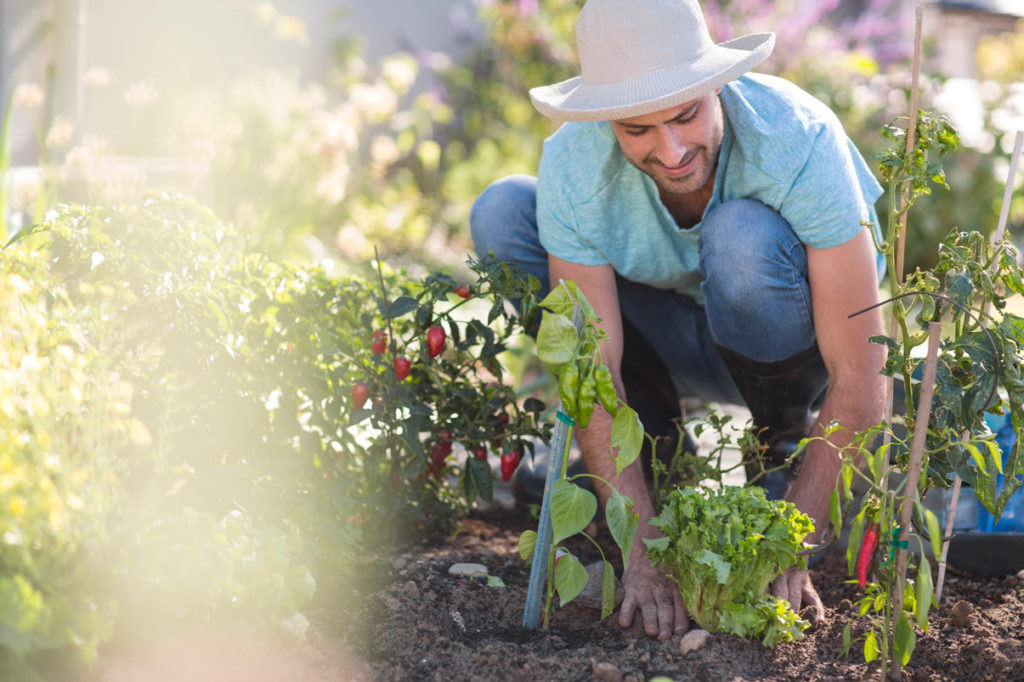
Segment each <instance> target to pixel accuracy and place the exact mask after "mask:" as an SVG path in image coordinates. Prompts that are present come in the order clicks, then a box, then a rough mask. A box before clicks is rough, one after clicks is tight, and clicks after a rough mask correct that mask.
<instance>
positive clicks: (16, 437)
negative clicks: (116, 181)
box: [0, 197, 550, 679]
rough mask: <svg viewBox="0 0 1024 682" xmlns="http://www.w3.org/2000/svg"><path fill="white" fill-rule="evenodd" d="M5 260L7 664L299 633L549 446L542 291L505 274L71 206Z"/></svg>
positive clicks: (162, 202) (167, 207)
mask: <svg viewBox="0 0 1024 682" xmlns="http://www.w3.org/2000/svg"><path fill="white" fill-rule="evenodd" d="M0 264H2V265H3V274H2V275H0V310H2V311H4V313H5V315H4V319H9V320H11V323H10V324H7V325H6V326H5V327H4V330H3V331H0V358H2V359H4V360H5V362H0V377H2V378H3V382H0V383H2V384H3V390H0V416H3V417H4V418H5V419H7V422H9V426H10V429H8V431H9V435H10V436H11V438H9V439H8V441H9V442H7V443H6V445H0V476H7V475H8V474H11V476H13V478H11V481H9V483H10V482H13V485H7V486H0V509H2V511H0V522H2V523H3V531H4V538H3V539H4V542H3V543H0V562H2V563H3V565H4V566H5V571H4V575H5V578H4V579H0V594H2V595H4V596H5V603H7V604H10V605H11V607H10V608H9V609H8V615H9V616H10V618H9V619H8V621H7V622H8V623H9V624H11V627H10V628H9V630H10V631H9V632H8V633H7V635H5V636H0V669H3V670H17V671H20V670H21V668H17V669H16V668H13V667H11V666H13V665H16V664H17V665H21V664H24V665H25V666H28V667H33V666H35V665H36V664H37V663H39V664H43V665H46V666H50V665H51V664H52V662H53V661H55V660H57V658H58V656H57V655H55V654H56V653H57V652H59V651H63V650H68V651H70V652H72V653H73V654H75V657H77V658H79V659H81V658H85V659H88V658H89V657H90V656H94V655H95V651H96V648H97V647H98V646H99V645H100V644H102V643H103V642H104V641H107V640H108V639H110V638H111V637H113V638H115V639H118V640H120V641H121V642H122V643H124V642H125V640H129V641H130V640H131V639H132V638H134V637H138V636H142V635H151V634H153V633H154V632H159V631H161V628H166V627H181V626H187V625H188V624H195V623H203V624H209V623H211V622H221V621H222V620H227V621H234V622H238V621H241V622H243V623H244V624H245V625H246V627H253V628H257V629H259V628H262V629H266V630H269V631H272V632H274V633H275V634H280V631H281V630H282V629H284V630H285V631H287V633H288V634H289V635H292V636H297V637H299V638H301V637H302V636H303V633H304V632H305V629H306V628H307V627H308V625H309V622H308V620H307V619H306V617H305V616H304V615H303V610H304V609H305V608H306V605H307V604H308V603H309V602H310V599H311V598H312V596H313V593H314V592H320V597H321V599H327V598H329V596H330V595H331V594H332V588H339V589H343V590H345V592H347V590H348V589H349V588H351V587H352V586H353V584H355V583H356V581H358V580H365V576H360V575H359V571H360V570H361V569H362V568H363V566H364V565H365V562H367V561H370V560H375V559H376V558H377V557H379V554H376V553H375V551H378V552H386V551H388V550H389V549H390V547H391V543H392V542H393V541H394V540H395V539H396V538H397V537H399V536H400V534H404V535H405V536H408V535H410V534H413V533H416V532H418V531H419V530H421V529H424V530H425V529H427V528H431V527H435V528H436V527H440V528H442V529H449V528H450V527H451V525H452V524H453V522H454V521H455V520H457V519H458V517H459V514H461V513H462V512H464V511H465V510H466V509H467V508H468V506H469V505H470V504H472V503H474V502H475V501H476V500H477V499H479V498H481V497H483V498H487V497H488V496H489V495H490V492H491V476H492V465H493V466H494V467H496V466H497V455H498V453H502V454H503V455H508V454H509V453H517V452H520V451H521V450H520V449H521V448H528V447H529V443H531V442H534V441H535V440H543V439H544V438H546V436H547V432H548V431H549V430H550V427H548V426H547V425H545V424H541V423H539V421H538V419H537V415H539V414H540V412H541V411H542V410H543V405H542V404H541V403H540V402H539V401H536V400H533V401H530V400H525V401H520V400H519V399H518V397H517V396H516V395H515V393H514V392H513V391H512V390H511V389H510V388H509V387H508V386H507V384H506V382H505V379H506V372H505V371H504V368H503V366H502V362H501V361H502V359H503V358H504V356H503V355H502V353H503V352H504V351H505V350H507V349H508V348H509V346H510V345H511V344H512V343H513V341H514V339H515V337H516V336H517V334H519V333H520V332H521V331H522V327H521V326H520V320H522V321H523V322H529V320H531V319H532V318H534V317H536V315H537V314H539V311H538V309H537V305H536V296H535V294H534V293H533V292H535V291H536V288H537V286H538V284H537V283H536V281H535V280H534V281H532V282H531V281H530V280H529V279H524V278H522V277H520V276H519V275H518V273H515V272H514V271H513V270H512V269H511V268H510V267H509V266H507V265H505V264H502V263H498V262H496V261H495V260H493V259H483V260H481V261H474V262H472V263H471V264H470V268H471V271H472V272H473V273H474V274H475V277H473V278H467V279H465V280H461V281H456V280H455V279H454V278H453V277H451V276H450V275H447V274H445V273H435V274H432V275H428V276H426V277H425V278H413V277H411V276H409V275H407V274H405V273H403V272H401V271H394V270H389V269H387V268H386V267H385V266H384V265H383V264H381V265H380V267H379V268H376V269H375V270H372V271H370V272H369V274H368V275H367V276H357V275H348V276H337V275H333V274H331V273H329V272H327V271H325V270H324V269H323V268H321V267H318V266H315V265H286V264H277V263H274V262H273V261H271V260H270V259H269V258H267V257H266V256H264V255H262V254H259V253H254V252H252V251H250V250H248V249H247V248H246V237H245V235H242V234H239V233H238V232H236V231H235V230H233V229H232V228H231V227H230V226H229V225H226V224H224V223H221V222H220V221H219V220H217V219H216V217H215V216H213V215H212V214H211V213H210V212H209V211H208V210H206V209H204V208H203V207H201V206H199V205H198V204H196V203H195V202H192V201H187V200H181V199H175V198H170V197H156V198H152V199H150V200H148V201H146V202H145V203H143V204H141V205H134V206H127V205H126V206H118V207H83V206H77V207H71V206H61V207H59V208H58V209H56V210H54V211H53V212H52V213H51V214H50V215H49V216H48V217H47V219H46V221H45V222H44V223H42V224H40V225H39V226H37V227H36V228H35V229H34V230H29V231H26V232H23V233H20V234H19V235H18V236H17V237H15V238H14V239H13V240H11V242H9V243H8V245H7V246H6V248H5V249H4V250H3V251H2V252H0ZM511 298H515V299H518V300H520V301H522V308H521V310H522V311H524V313H525V314H524V315H519V314H517V313H516V312H515V311H514V310H513V308H512V306H510V305H509V304H508V300H509V299H511ZM12 325H13V326H12ZM9 331H10V332H11V333H8V332H9ZM400 360H404V361H405V362H407V363H408V364H407V365H406V364H405V362H399V361H400ZM5 423H6V422H5ZM456 448H460V450H461V451H464V453H463V452H460V451H459V450H457V449H456ZM457 453H458V454H465V455H466V457H464V458H457V457H456V456H455V455H456V454H457ZM516 456H518V455H516ZM19 481H20V482H19ZM128 510H130V513H127V511H128ZM182 567H187V570H182ZM356 586H357V587H358V585H356ZM0 629H3V628H0ZM12 661H13V662H12ZM11 674H12V675H13V677H14V678H16V679H32V678H31V677H28V676H27V674H26V675H22V674H20V672H12V673H11ZM0 677H3V675H0ZM78 677H79V676H78V675H77V674H73V673H70V672H69V673H67V674H53V675H50V676H48V677H47V679H51V678H52V679H77V678H78ZM5 679H6V678H5Z"/></svg>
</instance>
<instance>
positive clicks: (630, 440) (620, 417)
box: [611, 405, 644, 475]
mask: <svg viewBox="0 0 1024 682" xmlns="http://www.w3.org/2000/svg"><path fill="white" fill-rule="evenodd" d="M643 442H644V425H643V424H641V423H640V417H639V415H637V413H636V411H635V410H634V409H633V408H631V407H629V406H628V405H620V406H619V411H618V413H616V415H615V417H614V418H613V419H612V437H611V444H612V454H613V456H614V457H615V473H616V475H618V474H621V473H622V471H623V470H624V469H625V468H626V467H628V466H629V465H630V464H632V463H633V462H634V461H635V460H636V458H637V456H639V454H640V447H641V446H642V445H643ZM616 450H617V451H618V452H617V453H616Z"/></svg>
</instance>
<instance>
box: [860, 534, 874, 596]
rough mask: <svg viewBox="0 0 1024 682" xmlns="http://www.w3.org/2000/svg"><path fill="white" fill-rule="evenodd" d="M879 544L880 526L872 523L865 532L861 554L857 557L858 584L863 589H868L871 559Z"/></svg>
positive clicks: (861, 544)
mask: <svg viewBox="0 0 1024 682" xmlns="http://www.w3.org/2000/svg"><path fill="white" fill-rule="evenodd" d="M877 544H878V524H877V523H875V522H872V523H870V524H869V525H868V529H867V530H866V531H864V540H862V541H861V543H860V554H858V555H857V584H858V585H860V586H861V587H862V588H863V587H867V584H868V571H869V570H870V569H871V559H872V557H873V556H874V555H875V545H877Z"/></svg>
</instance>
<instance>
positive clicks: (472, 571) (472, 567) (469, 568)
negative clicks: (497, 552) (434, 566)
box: [448, 564, 487, 578]
mask: <svg viewBox="0 0 1024 682" xmlns="http://www.w3.org/2000/svg"><path fill="white" fill-rule="evenodd" d="M448 573H450V574H451V575H465V576H469V577H470V578H486V577H487V567H486V566H484V565H483V564H452V565H451V568H449V569H448Z"/></svg>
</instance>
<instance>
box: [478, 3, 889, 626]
mask: <svg viewBox="0 0 1024 682" xmlns="http://www.w3.org/2000/svg"><path fill="white" fill-rule="evenodd" d="M576 37H577V46H578V48H579V55H580V62H581V70H582V75H581V77H579V78H573V79H570V80H568V81H565V82H563V83H558V84H555V85H551V86H546V87H539V88H534V89H533V90H531V92H530V95H531V98H532V100H533V103H534V106H535V107H536V108H537V109H538V110H539V111H540V112H541V113H542V114H544V115H546V116H549V117H551V118H554V119H556V120H559V121H566V122H567V123H565V124H564V125H562V126H561V127H560V129H559V130H558V131H557V132H556V133H555V134H554V135H553V136H552V137H551V138H550V139H548V140H547V141H546V142H545V145H544V153H543V158H542V160H541V164H540V169H539V172H538V177H537V179H536V180H534V179H533V178H530V177H526V176H516V177H512V178H506V179H504V180H501V181H498V182H497V183H495V184H494V185H492V186H491V187H490V188H489V189H488V190H487V191H486V192H485V193H484V194H483V195H481V197H480V198H479V199H478V200H477V202H476V204H475V205H474V208H473V213H472V216H471V227H472V231H473V239H474V242H475V246H476V248H477V250H478V251H479V252H486V251H488V250H493V251H494V252H495V254H496V255H497V256H499V257H501V258H505V259H507V260H510V261H515V262H517V263H518V264H519V265H520V266H521V267H522V268H523V269H525V270H526V271H527V272H530V273H531V274H534V275H536V276H537V277H538V278H540V280H541V282H542V283H543V284H544V287H545V290H546V289H547V288H548V286H549V283H557V282H558V281H559V280H572V281H575V282H576V283H577V285H578V286H579V288H580V289H581V290H582V291H583V293H584V295H586V297H587V299H588V300H589V301H590V303H591V304H592V306H593V307H594V310H595V312H596V313H597V315H598V316H599V317H600V318H601V319H602V321H603V322H602V326H603V328H604V330H605V332H606V333H607V340H606V341H605V342H604V344H603V346H602V349H601V350H602V355H603V358H604V360H605V362H606V363H607V364H608V366H609V367H610V369H611V371H612V374H613V376H614V378H615V382H616V388H617V390H618V392H619V395H620V396H621V397H622V398H623V399H624V400H625V401H626V402H628V403H629V404H630V405H633V406H634V407H637V404H638V403H642V404H644V407H643V408H641V409H638V410H637V411H638V412H639V413H640V416H641V419H642V420H643V421H644V423H645V428H647V430H648V431H652V432H656V431H657V430H659V429H663V428H664V427H663V425H662V424H653V425H652V424H651V423H650V422H651V419H650V418H649V417H650V415H651V414H654V415H655V417H656V418H657V419H662V420H664V419H665V418H666V417H667V418H671V417H673V416H674V417H678V415H679V402H678V399H679V396H697V397H699V398H702V399H705V400H711V401H717V402H727V403H736V404H745V405H747V407H748V408H749V409H750V410H751V413H752V416H753V420H754V423H755V426H756V427H757V428H759V429H763V431H762V432H761V436H760V437H761V439H762V440H763V442H764V444H765V446H766V452H765V454H764V457H765V459H766V460H767V462H766V463H767V464H768V465H775V464H779V463H785V460H786V457H787V455H788V454H790V453H791V452H792V450H793V447H794V445H795V443H796V442H797V441H798V440H799V439H800V438H801V437H803V436H805V435H807V433H808V430H810V433H811V435H821V433H822V425H827V424H829V423H831V422H832V421H833V420H838V421H839V422H840V424H841V425H842V426H843V427H845V430H842V431H839V432H837V433H836V434H833V435H832V436H831V437H830V443H824V442H822V441H820V440H818V441H814V442H813V444H812V445H810V447H808V449H807V451H806V453H805V454H804V455H803V462H802V464H801V466H800V468H799V471H798V474H797V475H796V477H795V479H793V477H792V475H790V476H789V478H788V479H778V478H776V479H775V480H769V481H761V483H762V484H764V485H765V487H766V488H767V489H769V492H774V494H775V495H776V496H781V495H783V494H784V495H785V498H786V499H788V500H790V501H792V502H793V503H795V504H796V506H797V507H798V508H799V509H801V510H802V511H804V512H805V513H807V514H808V515H809V516H810V517H811V518H812V519H813V520H814V522H815V526H816V529H817V530H816V531H815V533H814V534H812V535H811V536H809V537H808V542H812V543H814V542H817V541H818V540H819V539H820V536H821V530H822V529H823V528H824V527H825V526H826V525H827V522H828V500H829V496H830V494H831V491H832V490H833V488H834V486H835V481H836V476H837V473H838V470H839V467H840V463H841V456H840V452H839V449H840V448H842V446H843V445H845V444H846V443H848V442H849V439H850V434H851V433H852V432H853V431H855V430H858V429H862V428H866V427H868V426H870V425H873V424H875V423H877V422H878V421H879V420H880V418H881V414H882V403H883V400H884V398H883V394H884V387H883V383H882V377H881V376H879V374H878V371H879V369H880V368H881V366H882V363H883V360H884V350H883V348H882V347H880V346H878V345H876V344H871V343H870V342H869V341H868V338H869V337H870V336H872V335H874V334H880V333H882V325H881V320H880V314H879V313H877V312H873V313H868V314H864V315H860V316H857V317H854V318H852V319H851V318H849V317H848V316H849V314H850V313H852V312H855V311H857V310H861V309H863V308H866V307H868V306H870V305H872V304H874V303H876V302H877V301H878V289H877V282H878V270H877V263H878V259H877V256H876V254H875V252H874V249H873V246H872V241H871V236H870V234H869V233H868V232H867V230H866V229H865V228H864V227H863V226H862V221H871V222H874V221H876V216H875V213H874V209H873V204H874V202H875V201H876V200H877V199H878V197H879V196H880V194H881V188H880V187H879V186H878V183H877V182H876V181H875V180H874V178H873V177H872V175H871V173H870V171H869V169H868V168H867V165H866V164H865V163H864V160H863V159H862V158H861V156H860V154H859V153H858V152H857V151H856V149H855V148H854V147H853V145H852V143H851V142H850V141H849V140H848V138H847V137H846V135H845V133H844V132H843V130H842V128H841V126H840V124H839V122H838V121H837V119H836V117H835V116H834V115H833V114H832V112H831V111H829V110H828V109H827V107H825V106H824V105H823V104H822V103H821V102H819V101H817V100H815V99H814V98H812V97H811V96H810V95H808V94H807V93H805V92H803V91H802V90H800V89H799V88H797V87H796V86H794V85H792V84H790V83H788V82H786V81H784V80H781V79H778V78H774V77H769V76H764V75H753V74H748V73H747V72H748V71H750V69H752V68H753V67H755V66H756V65H757V64H759V63H761V62H762V61H763V60H764V59H766V58H767V57H768V56H769V55H770V54H771V50H772V47H773V45H774V35H773V34H757V35H749V36H744V37H741V38H737V39H735V40H731V41H729V42H727V43H723V44H715V43H714V42H713V41H712V40H711V38H710V37H709V35H708V32H707V28H706V26H705V23H704V19H703V16H702V14H701V10H700V8H699V6H698V5H697V0H589V1H588V2H587V3H586V5H585V6H584V7H583V9H582V10H581V12H580V16H579V20H578V22H577V25H576ZM745 74H746V75H745ZM666 381H667V383H668V387H669V390H670V393H671V398H672V399H673V400H674V401H675V402H674V405H669V407H667V408H666V407H665V405H664V403H665V401H664V399H663V398H662V397H659V396H661V395H662V394H663V393H664V388H665V386H664V385H665V383H666ZM652 387H653V388H652ZM826 389H827V390H826ZM823 392H824V398H823V400H821V396H822V393H823ZM648 407H649V408H650V409H647V408H648ZM818 407H820V412H819V413H818V417H817V420H816V421H815V420H814V419H813V417H812V415H813V410H814V409H816V408H818ZM673 409H674V411H675V414H674V415H671V414H668V413H670V412H671V411H672V410H673ZM610 424H611V419H610V417H609V416H608V415H607V413H605V412H603V411H601V408H600V406H598V408H597V410H596V411H595V414H594V416H593V417H592V420H591V422H590V426H589V427H588V428H587V429H585V430H583V431H582V432H580V433H579V434H578V435H579V442H580V446H581V450H582V454H583V459H584V461H585V463H586V466H587V468H588V469H589V470H590V471H591V472H592V473H595V474H597V475H599V476H602V477H604V478H605V479H607V480H609V481H610V482H611V483H612V484H613V485H614V486H615V487H616V488H617V489H618V490H619V491H620V492H621V493H623V494H624V495H627V496H629V497H631V498H632V499H633V501H634V505H635V509H636V511H637V512H638V513H639V515H640V531H639V533H638V537H637V540H636V544H635V545H634V547H633V554H632V558H631V560H630V563H629V565H628V566H627V567H625V572H624V575H623V586H624V589H625V597H624V599H623V602H622V609H621V613H620V618H619V622H620V624H621V625H622V626H623V627H628V626H629V625H630V624H631V623H632V620H633V616H634V614H635V612H636V611H637V609H639V610H640V612H641V616H642V619H643V623H644V628H645V630H646V632H647V634H648V635H650V636H657V637H659V638H661V639H666V638H668V637H669V636H671V635H672V634H673V633H681V632H685V631H686V629H687V628H688V625H689V623H688V618H687V614H686V611H685V608H684V607H683V605H682V602H681V599H680V596H679V592H678V590H677V589H676V588H675V586H674V585H673V584H672V583H671V582H670V581H669V580H668V579H667V578H666V577H665V576H664V575H663V574H662V573H661V572H659V571H658V570H656V569H655V568H654V567H652V565H651V563H650V561H649V559H648V558H647V554H646V551H645V549H646V547H645V545H644V544H643V542H642V541H643V539H644V538H652V537H657V534H658V531H657V529H656V528H654V527H652V526H650V525H648V523H647V522H648V521H649V520H650V519H651V517H652V515H653V514H654V513H655V510H654V509H653V508H652V502H651V498H650V493H649V489H648V485H647V482H646V480H645V476H644V472H643V468H642V467H641V465H640V463H639V462H637V463H635V464H634V465H633V466H631V467H629V468H627V469H626V470H625V471H623V472H622V474H621V475H620V476H616V475H615V469H614V466H613V464H612V463H611V461H610V459H609V450H610V445H609V433H610ZM662 432H664V431H662ZM748 464H751V465H757V466H756V467H754V466H752V467H748V472H749V473H753V471H755V470H756V469H759V468H760V464H759V463H754V462H750V463H748ZM790 483H791V485H789V484H790ZM598 494H599V497H600V498H601V501H602V503H604V502H605V500H606V499H607V496H608V494H609V491H608V490H607V489H606V488H605V487H604V486H598ZM772 592H773V593H774V594H776V595H777V596H779V597H781V598H783V599H787V600H788V601H789V602H790V603H791V605H792V607H793V609H794V610H796V611H799V610H800V608H801V606H802V605H813V606H814V608H815V610H816V617H817V619H818V620H823V619H824V609H823V607H822V604H821V600H820V599H819V597H818V595H817V593H816V592H815V590H814V587H813V585H812V583H811V580H810V578H809V575H808V572H807V570H805V569H791V570H789V571H787V572H786V573H784V574H783V575H781V576H780V577H779V578H778V579H777V580H776V581H775V582H774V583H773V585H772Z"/></svg>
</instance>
